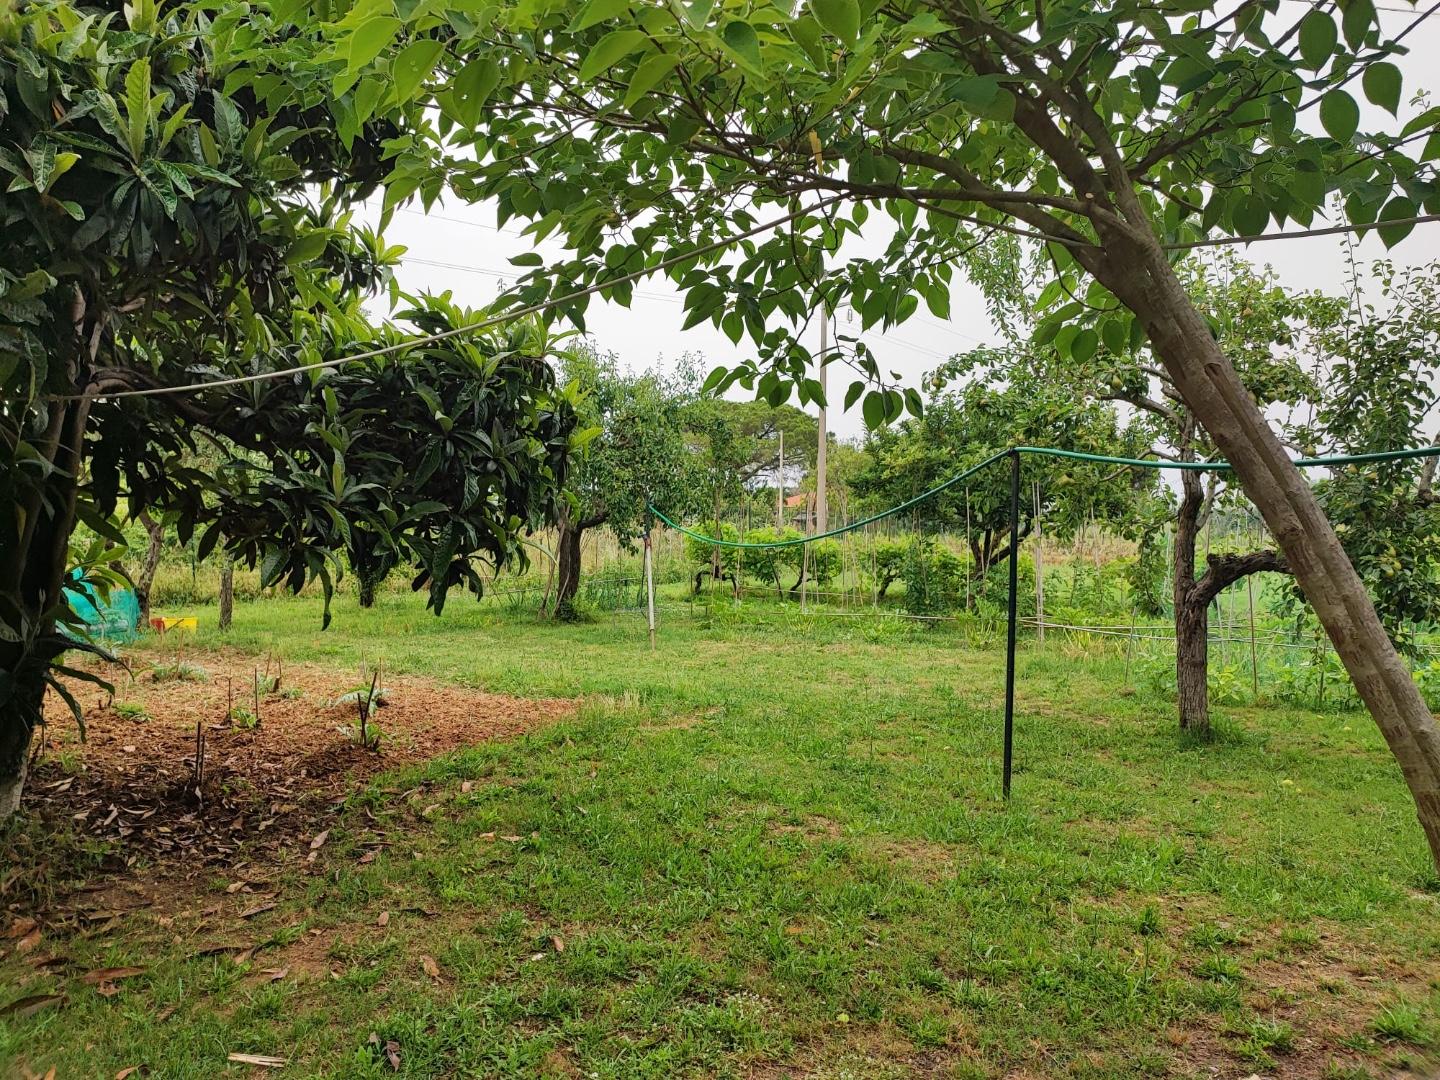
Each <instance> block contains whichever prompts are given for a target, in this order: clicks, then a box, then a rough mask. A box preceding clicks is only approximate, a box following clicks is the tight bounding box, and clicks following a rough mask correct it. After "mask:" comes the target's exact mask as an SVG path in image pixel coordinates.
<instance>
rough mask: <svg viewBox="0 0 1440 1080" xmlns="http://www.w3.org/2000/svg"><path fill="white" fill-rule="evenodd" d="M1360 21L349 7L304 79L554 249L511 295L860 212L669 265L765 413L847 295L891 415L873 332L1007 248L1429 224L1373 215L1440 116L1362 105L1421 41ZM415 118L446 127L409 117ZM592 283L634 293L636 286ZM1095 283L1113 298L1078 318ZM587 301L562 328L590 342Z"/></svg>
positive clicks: (845, 1) (764, 9)
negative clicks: (579, 330)
mask: <svg viewBox="0 0 1440 1080" xmlns="http://www.w3.org/2000/svg"><path fill="white" fill-rule="evenodd" d="M280 7H281V9H283V10H282V11H280V12H277V14H287V13H293V12H294V11H298V10H301V9H302V5H301V4H299V3H293V2H292V3H290V4H283V5H280ZM1342 8H1343V11H1341V12H1332V11H1331V10H1329V9H1325V8H1317V9H1314V10H1311V11H1309V12H1305V11H1303V10H1301V11H1294V10H1292V9H1290V8H1289V7H1288V6H1287V5H1283V4H1239V5H1236V6H1235V7H1234V9H1233V10H1230V11H1227V12H1216V11H1214V10H1212V7H1211V5H1207V4H1187V3H1175V4H1171V5H1165V6H1160V7H1156V6H1155V5H1150V4H1137V3H1123V4H1117V5H1112V6H1110V7H1108V8H1106V9H1097V8H1096V7H1095V5H1093V4H1088V3H1080V2H1070V3H1060V4H1054V3H1047V4H1043V5H1042V4H1039V3H1023V4H1013V5H1005V6H1003V7H1001V8H990V7H985V6H981V5H975V4H970V3H966V2H964V0H936V2H919V0H911V2H899V3H887V4H884V5H875V4H865V5H861V4H859V3H858V2H857V0H814V2H812V3H810V4H808V5H805V6H802V7H800V8H798V9H794V10H792V9H790V8H789V7H786V6H781V5H772V4H769V3H760V4H755V5H752V6H750V7H748V8H744V9H742V8H736V7H734V6H731V5H717V4H714V3H707V2H704V0H699V2H693V3H688V4H680V3H675V4H648V3H638V2H626V0H589V2H588V3H585V4H583V5H582V6H581V7H580V8H579V9H578V10H577V9H575V8H574V7H571V6H569V5H545V4H537V3H533V2H519V0H517V2H511V3H504V4H499V5H493V6H490V7H487V8H485V9H484V10H483V11H480V12H477V13H474V14H464V15H460V14H456V13H455V12H451V11H444V10H440V9H436V8H431V7H429V6H424V5H422V6H419V7H415V8H411V9H406V8H399V9H391V8H390V7H389V6H388V5H364V4H362V5H357V6H355V7H353V8H351V9H349V10H348V11H347V12H346V13H345V14H344V16H343V17H342V18H338V19H335V20H334V21H331V22H328V23H326V24H324V27H323V30H322V33H323V34H324V35H325V37H326V39H327V40H328V41H329V42H330V46H329V52H328V53H325V54H322V59H325V60H327V61H328V68H327V70H328V73H329V79H328V81H322V82H318V83H316V82H312V83H311V84H309V85H308V86H307V87H305V88H303V89H302V88H299V87H297V88H295V89H294V90H293V91H292V92H293V93H295V94H297V95H298V96H299V100H300V101H301V102H304V103H310V102H314V101H319V100H321V99H322V98H323V97H324V96H325V95H326V94H327V93H329V94H332V95H337V96H338V103H337V105H336V111H337V116H338V119H339V123H340V130H341V131H342V133H347V134H348V133H350V132H355V131H358V130H359V126H360V125H363V124H365V123H368V122H372V121H373V120H374V119H375V118H377V117H384V118H387V119H396V120H397V121H398V119H399V118H401V117H408V118H409V123H408V125H407V126H409V127H410V129H411V131H412V134H410V135H408V136H407V137H406V138H405V139H403V140H398V141H397V143H396V145H395V146H394V147H393V148H392V158H391V162H390V166H391V167H390V170H389V172H388V174H387V175H386V177H385V185H386V198H385V204H386V207H387V209H390V208H393V207H394V206H395V205H396V204H398V203H399V202H401V201H403V200H406V199H408V198H411V197H413V196H416V195H419V196H420V197H422V198H423V199H425V200H427V201H429V200H433V199H434V198H436V197H438V195H439V194H440V193H441V192H442V191H443V190H445V189H447V188H453V189H454V190H455V191H457V192H459V193H461V194H462V195H464V196H465V197H466V198H470V199H479V198H490V199H494V200H495V203H496V205H497V207H498V212H499V215H500V219H501V221H502V222H503V221H505V220H507V219H510V218H512V217H514V218H519V219H522V220H524V221H526V222H527V223H528V229H529V232H530V233H531V235H533V236H535V237H536V238H542V237H549V236H558V237H561V238H563V240H564V241H565V243H566V246H567V249H568V251H567V255H566V256H565V257H563V258H561V259H558V260H555V261H554V262H553V263H552V264H551V265H541V260H540V259H539V257H538V256H526V257H524V258H523V259H522V260H517V262H518V263H519V264H520V265H521V266H522V267H526V268H528V270H529V272H528V273H527V274H526V276H525V277H524V278H523V279H522V280H521V282H520V283H519V284H518V285H517V286H516V288H515V290H514V302H516V303H527V304H528V303H533V302H536V301H539V300H544V299H546V298H557V297H560V296H563V295H565V294H568V293H570V292H573V291H574V290H575V288H576V287H578V286H582V285H591V284H603V283H604V282H605V281H607V280H609V279H613V278H615V277H618V276H620V275H622V274H624V273H627V272H631V271H634V270H637V269H641V268H643V267H645V266H647V265H651V266H653V265H654V264H655V263H657V262H659V261H660V260H661V259H662V258H665V257H668V256H672V255H676V254H683V253H684V252H686V251H687V250H694V249H696V248H698V247H700V246H702V245H703V244H705V243H707V242H709V241H713V240H714V239H716V238H718V237H723V236H725V235H727V234H729V233H734V232H738V231H740V230H742V229H744V228H746V227H749V226H751V225H753V224H754V223H755V221H757V220H758V219H759V216H761V210H762V206H763V204H764V203H767V202H774V203H778V204H782V205H784V206H786V207H793V206H796V205H799V204H801V203H803V202H804V201H806V200H820V199H837V198H838V199H841V200H843V201H842V202H839V203H835V202H831V203H828V204H827V205H825V206H824V208H823V209H822V210H820V211H817V212H816V213H815V214H813V215H811V216H809V217H807V218H804V219H802V220H801V221H799V222H796V223H794V224H793V225H792V226H791V227H790V228H788V229H787V230H786V231H784V232H783V233H781V234H777V235H772V236H769V237H764V238H756V239H753V240H750V241H746V242H745V243H743V244H741V245H739V246H738V247H737V249H736V250H734V251H732V252H729V253H726V254H724V255H721V254H714V255H707V256H704V257H700V258H697V259H696V260H695V262H694V263H693V264H692V265H682V266H681V267H679V268H677V269H676V270H674V271H672V272H671V276H672V277H673V278H674V280H675V281H676V283H677V284H678V286H679V287H680V289H681V290H682V292H683V293H684V294H685V297H686V310H687V322H688V324H690V325H693V324H696V323H699V322H706V321H708V322H711V323H713V324H714V325H716V326H718V327H719V328H720V329H722V330H723V331H724V332H725V333H727V334H728V335H729V336H730V337H731V338H732V340H734V341H735V342H736V343H737V344H738V343H739V342H741V341H742V340H744V339H747V338H748V339H749V341H750V343H751V345H752V347H753V348H754V350H755V353H754V356H753V357H752V358H751V360H749V361H747V362H745V363H743V364H741V365H739V366H736V367H733V368H731V369H728V370H726V371H718V370H717V372H716V373H715V376H714V379H713V380H712V384H711V385H712V387H714V386H724V385H726V384H728V383H730V382H733V381H739V382H741V383H743V384H744V385H746V386H749V387H750V388H752V389H753V390H755V391H757V392H758V393H760V394H761V395H762V396H765V397H767V398H768V399H769V400H770V401H771V402H772V403H779V402H781V401H783V400H786V399H787V398H788V397H790V396H791V395H792V394H798V397H799V400H800V401H801V402H802V403H804V402H810V401H814V400H815V399H816V398H817V397H818V394H819V388H818V385H817V384H816V383H815V382H814V381H813V379H811V378H810V376H809V375H808V373H807V369H806V361H807V360H808V359H809V358H808V356H807V351H806V349H805V348H804V347H803V346H801V345H800V344H798V342H797V340H796V335H797V331H798V330H799V329H800V328H802V327H804V326H805V325H806V324H807V321H808V320H809V319H811V318H812V317H813V312H814V311H815V309H816V307H817V306H818V305H821V304H825V305H828V306H829V307H831V308H832V309H833V308H835V307H836V306H838V305H840V304H848V305H852V306H853V307H854V308H855V310H856V311H857V312H858V313H859V314H860V317H861V322H862V331H861V333H860V334H856V335H853V336H852V337H851V338H850V339H848V340H845V341H844V342H842V347H841V349H840V350H839V354H838V356H837V357H836V358H837V359H842V360H843V361H844V362H846V363H848V364H850V365H852V366H853V367H854V369H855V373H856V376H857V378H856V382H857V385H858V389H852V391H851V394H852V396H851V400H852V401H854V400H857V399H858V398H859V397H860V396H861V395H863V396H864V397H865V398H866V401H865V405H866V417H867V420H869V421H870V422H872V423H881V422H884V421H886V420H894V419H896V418H897V417H898V416H899V415H901V413H902V412H904V411H905V410H906V408H907V406H908V407H910V410H911V411H916V410H917V409H918V406H919V402H918V399H913V400H909V401H907V399H906V396H905V395H904V393H903V392H902V391H901V389H900V388H899V387H897V386H895V385H893V383H892V381H891V379H889V378H888V377H887V373H885V372H883V371H882V370H880V368H879V366H878V364H877V363H876V361H875V358H874V357H873V355H872V354H871V353H870V352H869V351H868V350H867V349H866V348H865V346H864V344H863V340H862V339H863V331H864V330H867V329H869V328H871V327H874V326H877V325H882V326H889V325H894V324H895V323H899V322H903V321H904V320H905V319H907V318H909V317H910V316H911V315H913V314H914V313H915V312H916V311H917V310H918V308H919V305H920V304H921V303H924V304H925V305H926V306H927V307H928V308H929V310H930V311H931V312H932V313H933V314H934V315H935V316H937V317H940V318H945V317H948V314H949V295H950V288H951V285H952V282H953V275H954V272H955V268H956V264H957V261H958V260H960V259H961V257H962V256H963V255H964V254H965V253H967V252H968V251H969V250H971V249H972V248H973V246H974V245H976V244H979V243H982V242H984V241H986V240H987V239H990V238H993V237H995V236H996V235H999V234H1002V233H1005V232H1007V231H1020V232H1024V233H1027V234H1030V235H1035V236H1038V237H1041V238H1044V239H1045V240H1046V241H1047V242H1049V244H1050V252H1051V255H1052V256H1053V259H1054V261H1055V269H1056V272H1057V274H1058V275H1059V276H1062V277H1071V278H1073V277H1074V276H1075V275H1076V273H1077V272H1078V271H1080V270H1082V269H1083V270H1086V271H1093V270H1094V268H1095V261H1096V259H1097V258H1099V255H1098V252H1099V251H1100V249H1102V248H1104V247H1105V246H1106V245H1107V244H1109V243H1110V242H1111V240H1112V238H1114V237H1120V238H1125V239H1128V240H1130V241H1134V240H1136V239H1138V238H1139V237H1138V235H1137V234H1138V231H1139V230H1141V229H1146V228H1149V229H1153V230H1154V232H1155V233H1156V234H1158V236H1159V237H1160V238H1161V239H1162V240H1163V241H1167V242H1177V243H1178V242H1186V241H1191V240H1195V239H1199V238H1201V237H1203V236H1205V235H1206V234H1208V233H1210V232H1211V231H1216V230H1218V231H1221V232H1226V233H1232V234H1235V235H1242V236H1244V235H1254V234H1257V233H1260V232H1262V231H1264V230H1266V229H1267V228H1270V227H1272V226H1284V225H1286V224H1290V223H1296V224H1299V225H1309V224H1310V223H1311V222H1312V221H1314V220H1315V218H1316V217H1317V215H1319V214H1321V212H1322V210H1323V208H1324V206H1325V204H1326V199H1327V198H1328V197H1329V196H1331V195H1337V196H1338V197H1339V198H1341V199H1342V200H1343V203H1344V206H1345V211H1346V214H1347V216H1348V218H1349V219H1350V220H1352V221H1355V222H1358V223H1361V224H1369V223H1376V224H1377V227H1378V228H1379V231H1380V233H1381V236H1382V237H1383V238H1384V239H1385V240H1386V242H1387V243H1394V242H1396V241H1397V240H1399V239H1400V238H1402V237H1403V236H1404V235H1405V234H1406V233H1407V232H1408V231H1409V229H1410V228H1411V226H1408V225H1403V224H1395V225H1388V226H1387V225H1386V224H1385V222H1387V221H1399V220H1401V219H1404V218H1407V217H1412V216H1415V215H1416V214H1417V213H1418V212H1420V211H1421V210H1422V209H1424V210H1429V211H1433V210H1436V209H1437V208H1440V201H1437V191H1436V187H1435V174H1434V165H1433V162H1434V160H1435V158H1436V157H1437V155H1440V138H1437V137H1436V136H1435V134H1434V131H1435V125H1436V120H1437V117H1440V110H1437V109H1434V108H1431V109H1426V110H1423V111H1419V112H1416V113H1415V114H1414V115H1412V116H1409V117H1407V118H1406V119H1405V121H1404V122H1403V123H1398V122H1397V124H1396V129H1397V130H1394V131H1385V132H1373V133H1372V132H1362V131H1361V130H1360V129H1359V123H1360V107H1359V104H1358V102H1357V96H1361V97H1364V98H1365V99H1367V100H1369V101H1370V102H1372V103H1374V104H1375V105H1377V106H1379V107H1380V108H1382V109H1384V110H1386V111H1388V113H1390V114H1398V113H1399V112H1401V111H1402V110H1403V109H1404V105H1403V102H1402V98H1403V93H1404V86H1403V82H1402V78H1401V75H1400V69H1399V68H1398V67H1397V66H1396V64H1395V63H1394V58H1395V57H1396V56H1397V55H1399V54H1400V53H1403V51H1404V50H1405V47H1406V37H1407V31H1406V30H1405V28H1404V25H1403V24H1402V27H1401V29H1400V31H1398V32H1396V33H1395V34H1394V35H1393V37H1391V36H1387V35H1386V34H1385V33H1383V32H1382V28H1381V26H1380V23H1379V21H1378V17H1377V15H1376V12H1375V9H1374V7H1373V5H1372V3H1371V0H1353V2H1350V3H1347V4H1344V5H1342ZM237 78H238V76H237ZM253 78H255V79H256V80H260V79H266V78H268V76H267V75H265V74H263V68H260V67H257V68H256V71H255V74H254V75H253ZM426 102H433V103H434V104H435V105H436V106H438V111H437V112H436V113H434V114H430V115H427V116H426V117H425V119H424V120H423V121H417V120H416V119H415V115H414V114H415V110H416V109H417V108H418V106H419V104H421V103H426ZM876 207H878V208H881V209H882V210H883V211H884V213H885V214H886V215H887V216H888V218H889V221H888V222H886V223H885V225H884V227H883V229H880V230H875V231H874V232H872V233H871V234H870V235H872V236H882V237H885V238H886V239H885V243H884V246H883V250H881V251H879V252H878V253H874V254H866V255H854V256H850V257H848V258H846V259H845V261H844V262H843V263H842V262H838V261H837V260H836V259H835V257H834V255H833V253H834V252H835V251H836V249H837V248H838V246H839V245H840V244H841V243H842V242H843V241H844V240H845V239H846V238H847V237H851V236H853V235H855V234H856V233H858V231H859V230H860V228H861V226H862V225H864V223H865V222H866V220H867V219H868V217H869V215H870V213H871V210H872V208H876ZM827 255H828V256H830V262H829V264H828V265H827V263H826V258H827ZM1102 277H1103V275H1102ZM606 295H607V299H613V300H617V301H619V302H621V303H626V302H628V300H629V298H630V286H629V285H628V284H617V285H616V286H615V287H614V289H613V291H611V292H610V293H608V294H606ZM1107 296H1109V286H1108V285H1106V284H1103V283H1102V284H1098V285H1095V286H1092V287H1091V289H1090V295H1089V296H1088V297H1087V302H1088V303H1091V304H1097V305H1100V306H1105V305H1106V299H1105V298H1106V297H1107ZM1109 303H1110V305H1112V306H1114V300H1113V297H1111V298H1110V301H1109ZM584 308H585V302H584V301H583V300H581V301H575V302H573V303H570V304H566V305H564V306H563V307H562V309H561V310H560V312H559V313H558V314H559V315H560V316H561V317H564V318H568V319H570V320H572V321H575V322H577V323H580V324H582V325H583V318H584ZM1112 321H1113V323H1114V329H1113V330H1107V329H1106V328H1103V327H1102V328H1101V331H1098V332H1108V333H1110V334H1112V335H1114V336H1116V337H1117V339H1118V340H1138V339H1139V338H1141V337H1143V335H1144V330H1143V328H1142V327H1141V325H1140V323H1139V321H1138V320H1137V319H1136V318H1135V317H1134V316H1133V313H1131V312H1129V311H1128V310H1125V309H1123V308H1122V309H1121V310H1119V311H1117V313H1116V315H1115V317H1114V319H1113V320H1112ZM1084 343H1085V339H1082V341H1081V345H1082V348H1083V347H1084Z"/></svg>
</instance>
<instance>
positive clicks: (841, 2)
mask: <svg viewBox="0 0 1440 1080" xmlns="http://www.w3.org/2000/svg"><path fill="white" fill-rule="evenodd" d="M810 12H811V14H813V15H814V16H815V19H816V21H817V22H819V23H820V25H821V26H823V27H824V28H825V29H826V30H827V31H829V32H830V33H831V34H833V35H835V36H836V37H837V38H839V39H840V40H841V41H843V42H844V43H845V44H846V45H854V44H855V42H857V41H859V40H860V4H859V2H858V0H810ZM866 401H869V399H868V398H867V399H866Z"/></svg>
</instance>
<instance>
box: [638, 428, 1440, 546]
mask: <svg viewBox="0 0 1440 1080" xmlns="http://www.w3.org/2000/svg"><path fill="white" fill-rule="evenodd" d="M1011 454H1017V455H1018V454H1031V455H1034V456H1035V457H1056V458H1068V459H1070V460H1072V461H1093V462H1096V463H1098V464H1101V465H1133V466H1135V467H1136V468H1140V469H1176V470H1187V469H1188V470H1191V471H1194V472H1224V471H1226V470H1227V469H1230V468H1232V466H1231V464H1230V463H1229V462H1228V461H1152V460H1147V459H1145V458H1127V457H1111V456H1109V455H1107V454H1087V453H1085V452H1083V451H1081V450H1059V449H1056V448H1054V447H1050V446H1017V447H1015V448H1014V449H1013V450H1001V451H1000V452H999V453H996V454H991V455H990V456H989V457H988V458H986V459H985V460H984V461H982V462H980V464H978V465H972V466H970V468H968V469H966V470H965V471H964V472H961V473H959V474H957V475H955V476H952V477H951V478H950V479H949V480H945V481H942V482H941V483H939V484H936V485H935V486H934V487H932V488H931V489H930V490H929V491H922V492H921V493H920V494H919V495H916V496H915V497H914V498H913V499H906V500H905V501H904V502H902V503H901V504H900V505H899V506H892V507H890V509H888V510H882V511H880V512H879V513H878V514H871V515H870V516H869V517H867V518H861V519H860V520H859V521H852V522H851V523H850V524H849V525H842V526H840V528H838V529H831V530H830V531H829V532H823V533H816V534H815V535H814V536H797V537H796V538H795V539H793V540H768V541H764V542H762V543H751V542H749V541H746V540H722V539H720V538H719V537H717V536H706V535H705V534H704V533H700V532H696V531H695V530H694V529H687V528H686V527H685V526H684V525H681V524H680V523H679V522H676V521H671V520H670V519H669V518H668V517H666V516H665V514H664V513H663V512H662V511H660V510H659V509H657V508H656V507H655V505H654V504H653V503H650V502H648V501H647V502H646V504H645V506H646V509H648V510H649V511H650V513H652V514H654V515H655V516H656V517H657V518H659V519H660V520H661V521H663V522H664V523H665V524H666V525H668V526H669V527H670V528H672V529H674V530H675V531H676V532H679V533H683V534H684V535H686V536H688V537H690V538H691V539H692V540H698V541H700V542H701V543H702V544H711V545H713V546H715V547H722V548H745V549H750V550H753V549H756V548H786V547H795V546H797V545H800V544H810V543H813V542H814V541H816V540H828V539H829V538H830V537H832V536H843V535H844V534H845V533H848V532H854V531H855V530H856V529H863V528H864V527H865V526H866V525H871V524H874V523H875V522H877V521H883V520H884V519H885V518H887V517H893V516H894V515H896V514H899V513H903V512H904V511H906V510H908V509H910V507H912V506H915V505H916V504H917V503H922V502H924V501H925V500H926V499H929V498H931V497H933V496H935V495H938V494H940V492H942V491H945V490H946V489H948V488H952V487H954V486H955V485H956V484H958V483H961V482H962V481H964V480H968V479H969V478H970V477H972V476H974V475H975V474H976V473H977V472H979V471H980V470H981V469H984V468H988V467H989V466H991V465H994V464H995V462H997V461H999V460H1000V459H1001V458H1005V457H1009V456H1010V455H1011ZM1423 457H1440V445H1436V446H1418V447H1411V448H1410V449H1408V450H1386V451H1379V452H1376V453H1371V454H1334V455H1332V456H1330V457H1313V458H1293V459H1292V460H1291V462H1290V464H1292V465H1294V466H1296V467H1298V468H1301V469H1309V468H1314V467H1320V466H1326V465H1360V464H1365V463H1367V462H1374V461H1401V460H1408V459H1411V458H1423Z"/></svg>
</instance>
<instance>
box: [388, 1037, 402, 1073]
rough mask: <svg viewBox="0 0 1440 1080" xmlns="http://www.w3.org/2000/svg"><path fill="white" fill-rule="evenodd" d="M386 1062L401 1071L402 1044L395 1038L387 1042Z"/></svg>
mask: <svg viewBox="0 0 1440 1080" xmlns="http://www.w3.org/2000/svg"><path fill="white" fill-rule="evenodd" d="M385 1062H386V1064H388V1065H389V1066H390V1068H392V1069H394V1070H395V1071H396V1072H399V1071H400V1044H399V1043H398V1042H396V1041H395V1040H394V1039H387V1040H386V1042H385Z"/></svg>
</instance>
